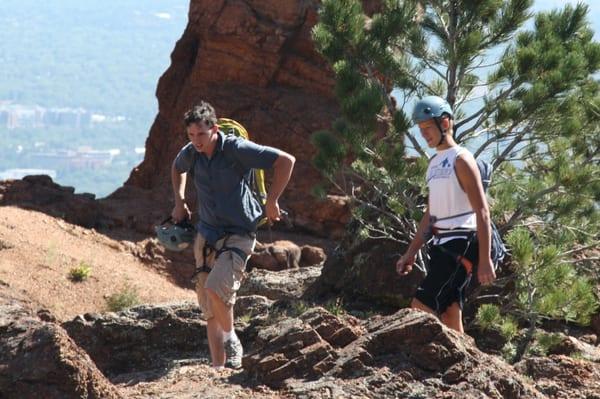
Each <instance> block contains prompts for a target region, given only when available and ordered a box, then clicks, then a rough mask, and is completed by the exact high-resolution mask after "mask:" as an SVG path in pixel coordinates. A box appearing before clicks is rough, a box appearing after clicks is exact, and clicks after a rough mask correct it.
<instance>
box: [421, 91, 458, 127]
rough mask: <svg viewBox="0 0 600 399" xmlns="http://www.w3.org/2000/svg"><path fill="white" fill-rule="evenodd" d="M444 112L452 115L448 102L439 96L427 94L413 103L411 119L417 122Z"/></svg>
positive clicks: (438, 115)
mask: <svg viewBox="0 0 600 399" xmlns="http://www.w3.org/2000/svg"><path fill="white" fill-rule="evenodd" d="M444 114H447V115H448V116H450V118H452V117H453V116H454V113H453V112H452V108H451V107H450V104H448V102H447V101H446V100H444V99H443V98H441V97H438V96H427V97H423V98H422V99H420V100H419V101H417V103H416V104H415V107H414V108H413V113H412V120H413V122H414V123H415V124H417V123H421V122H425V121H427V120H429V119H432V118H439V117H441V116H442V115H444Z"/></svg>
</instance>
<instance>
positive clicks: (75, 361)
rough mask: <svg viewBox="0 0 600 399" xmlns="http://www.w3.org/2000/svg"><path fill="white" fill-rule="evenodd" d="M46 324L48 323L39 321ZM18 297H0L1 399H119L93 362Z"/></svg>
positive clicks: (45, 316) (44, 314)
mask: <svg viewBox="0 0 600 399" xmlns="http://www.w3.org/2000/svg"><path fill="white" fill-rule="evenodd" d="M44 320H48V321H44ZM53 320H54V317H52V315H51V314H49V312H47V311H41V312H39V316H38V315H36V313H35V312H34V309H33V307H32V305H30V304H28V303H27V302H26V301H24V300H23V299H22V298H19V297H18V296H13V295H12V294H10V293H7V290H6V288H2V292H0V393H1V394H0V396H1V397H2V398H19V399H21V398H44V399H46V398H47V399H69V398H72V399H76V398H98V399H100V398H106V399H113V398H115V399H116V398H121V397H122V395H121V394H120V393H119V391H118V390H117V389H116V388H115V387H114V386H113V385H112V384H111V383H110V382H109V381H108V380H107V379H106V377H105V376H104V375H103V374H102V372H100V370H98V368H97V367H96V365H95V364H94V362H93V361H92V359H90V357H89V356H88V355H87V354H86V353H85V352H84V351H83V350H82V349H81V348H80V347H78V346H77V344H76V343H75V342H73V340H72V339H71V338H70V337H69V336H68V335H67V333H66V332H65V331H64V330H63V329H62V328H61V327H60V326H59V325H57V324H55V323H54V321H53Z"/></svg>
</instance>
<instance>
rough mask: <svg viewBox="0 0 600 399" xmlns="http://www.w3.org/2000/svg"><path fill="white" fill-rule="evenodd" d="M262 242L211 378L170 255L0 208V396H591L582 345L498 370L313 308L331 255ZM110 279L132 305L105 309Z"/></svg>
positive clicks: (432, 336) (452, 344)
mask: <svg viewBox="0 0 600 399" xmlns="http://www.w3.org/2000/svg"><path fill="white" fill-rule="evenodd" d="M23 220H27V223H21V221H23ZM120 234H121V235H124V234H125V233H123V232H121V233H120ZM274 234H275V237H274V238H275V241H276V243H275V244H273V243H265V244H264V245H262V246H261V247H260V248H259V253H258V254H257V255H260V256H257V257H255V259H254V269H253V270H252V271H251V272H250V273H249V276H248V279H247V280H246V284H245V285H244V287H243V289H242V290H241V292H240V294H241V297H240V299H239V301H238V303H237V304H236V309H235V312H236V315H238V317H237V321H236V330H237V331H238V333H239V335H240V336H241V338H242V341H243V342H244V345H245V348H246V356H245V357H244V360H243V366H244V367H243V370H240V371H233V370H223V371H215V370H213V369H212V368H211V367H209V365H208V354H207V353H206V347H207V344H206V335H205V325H204V321H202V320H201V318H200V315H199V312H198V308H197V306H196V304H195V301H194V295H193V292H192V291H191V290H190V289H189V286H188V285H189V283H187V280H186V275H187V273H189V270H187V269H185V267H184V266H183V265H185V264H186V256H189V254H188V255H185V254H180V255H179V256H181V257H180V258H177V257H175V258H173V259H172V258H171V257H169V255H168V254H166V253H165V252H164V251H163V250H162V249H161V248H160V247H158V246H157V245H156V244H155V243H154V242H153V240H152V239H143V240H139V241H137V242H135V241H127V240H122V239H120V240H117V239H115V238H114V237H116V236H118V234H112V235H113V238H111V237H109V236H107V235H105V234H102V233H100V232H98V231H96V230H93V229H87V228H83V227H80V226H76V225H72V224H69V223H67V222H65V221H63V220H61V219H57V218H54V217H50V216H48V215H45V214H43V213H39V212H36V211H31V210H23V209H20V208H16V207H10V206H3V207H1V208H0V244H1V245H0V255H1V256H0V280H1V283H0V333H1V335H0V393H1V394H0V397H1V398H33V397H35V398H39V397H44V398H82V397H83V398H199V397H211V398H231V397H238V398H281V397H290V398H296V397H300V398H360V397H364V398H379V397H381V398H388V397H389V398H394V397H398V398H485V397H490V398H537V397H540V398H543V397H552V398H600V382H599V381H600V364H598V361H599V360H600V351H599V350H598V347H597V346H595V344H596V342H594V343H593V344H590V343H585V342H582V341H580V340H577V339H576V338H574V337H565V340H566V341H565V345H563V349H564V353H566V354H571V353H576V354H577V355H576V356H574V357H569V356H566V355H565V354H556V355H552V356H549V357H527V358H526V359H524V360H523V361H521V362H519V363H517V364H516V365H514V366H513V365H509V364H507V363H506V362H504V361H503V360H502V358H500V357H498V356H493V355H490V354H487V353H485V352H482V351H481V350H480V349H478V348H477V344H476V342H475V340H474V339H472V338H471V337H469V336H468V335H465V336H459V335H458V334H456V333H454V332H453V331H450V330H448V329H446V328H445V327H444V326H442V325H441V324H440V323H439V322H438V321H437V320H436V319H435V318H433V317H431V316H429V315H426V314H423V313H420V312H417V311H412V310H409V309H402V310H399V311H397V312H395V313H392V314H387V315H379V314H377V313H372V314H368V315H365V314H363V315H362V316H363V317H362V318H361V319H359V318H356V317H354V316H351V315H350V314H348V313H346V312H344V311H343V310H342V309H341V308H338V307H336V306H331V304H323V305H325V307H321V306H319V305H318V303H315V302H312V301H310V300H309V299H308V298H306V295H305V294H306V290H307V289H308V288H309V287H310V286H311V285H312V284H314V282H315V280H316V279H317V278H318V276H319V274H320V271H321V267H322V266H321V264H322V261H323V256H324V255H325V254H326V253H327V251H329V250H331V246H328V245H323V247H325V248H326V250H322V251H319V250H318V245H317V244H327V243H326V242H324V241H321V242H319V241H318V240H317V239H315V238H312V239H311V238H308V237H305V238H304V240H303V241H304V242H301V244H303V245H301V246H294V245H293V244H292V243H290V242H289V241H288V242H286V241H281V240H277V239H281V238H290V237H292V238H294V239H295V240H297V241H298V242H300V241H302V236H291V235H288V236H287V237H283V236H282V233H280V232H279V233H278V232H276V233H274ZM263 241H267V240H263ZM277 241H279V242H277ZM309 242H310V244H311V245H309ZM268 254H270V258H268V259H270V260H268V261H265V260H264V259H267V258H265V257H266V255H268ZM297 256H299V258H295V257H297ZM261 259H262V262H265V263H267V264H268V265H270V266H269V268H271V269H274V270H266V269H263V268H261V267H260V264H261ZM309 259H310V261H308V260H309ZM81 262H84V263H86V264H89V265H90V266H91V268H92V274H91V275H90V278H88V279H87V280H86V281H84V282H78V283H77V282H73V281H72V280H70V279H69V278H68V275H69V271H70V269H71V268H72V267H73V266H78V265H80V264H81ZM312 262H317V263H316V264H313V265H309V263H312ZM182 268H183V269H182ZM175 271H177V273H176V272H175ZM122 283H129V284H131V285H132V286H135V287H136V288H137V292H138V293H139V299H140V301H141V302H142V303H143V305H140V306H137V307H133V308H131V309H129V310H125V311H122V312H119V313H114V312H107V311H106V306H107V305H106V298H107V296H110V294H111V293H113V292H114V291H115V290H118V289H119V287H120V286H121V284H122ZM301 298H302V299H301ZM367 316H368V317H367ZM588 341H589V340H588ZM569 348H570V349H569Z"/></svg>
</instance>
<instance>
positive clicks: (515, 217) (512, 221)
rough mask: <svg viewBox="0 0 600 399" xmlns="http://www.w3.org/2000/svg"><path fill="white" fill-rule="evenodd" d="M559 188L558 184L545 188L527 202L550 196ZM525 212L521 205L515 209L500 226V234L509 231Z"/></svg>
mask: <svg viewBox="0 0 600 399" xmlns="http://www.w3.org/2000/svg"><path fill="white" fill-rule="evenodd" d="M560 187H561V184H560V183H556V184H555V185H553V186H552V187H548V188H546V189H544V190H540V191H538V192H537V193H536V194H534V195H532V196H531V197H530V198H529V201H530V202H537V201H538V200H539V199H540V198H542V197H543V196H545V195H546V194H550V193H552V192H554V191H556V190H558V189H559V188H560ZM525 211H526V207H525V205H522V206H520V207H519V208H517V210H516V211H515V212H514V213H513V214H512V216H511V217H510V219H508V222H506V224H504V226H502V227H501V228H500V229H499V230H501V231H502V232H504V231H507V230H510V229H511V228H512V227H513V226H514V224H515V223H516V222H517V220H518V219H519V218H520V217H521V216H523V214H524V213H525Z"/></svg>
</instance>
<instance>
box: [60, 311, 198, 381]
mask: <svg viewBox="0 0 600 399" xmlns="http://www.w3.org/2000/svg"><path fill="white" fill-rule="evenodd" d="M205 326H206V323H205V322H204V321H203V320H201V319H200V310H199V309H198V306H197V304H195V303H191V302H183V303H174V304H164V305H141V306H137V307H134V308H131V309H128V310H125V311H122V312H118V313H114V312H109V313H104V314H91V313H87V314H85V315H80V316H77V317H75V318H74V319H73V320H71V321H68V322H65V323H63V327H64V328H65V330H67V332H68V333H69V335H70V336H71V337H72V338H73V340H74V341H75V342H77V343H78V344H79V346H81V347H82V348H83V349H85V351H86V352H87V353H88V354H89V355H90V357H91V358H92V359H94V362H96V364H97V365H98V367H99V368H100V369H101V370H103V371H104V373H106V374H110V375H115V374H120V373H126V372H131V371H139V370H150V369H156V368H160V367H163V366H164V365H166V364H167V363H168V361H169V359H172V358H178V357H190V356H192V357H195V356H196V355H197V354H198V353H199V352H202V351H203V350H205V349H206V347H205V340H206V328H205Z"/></svg>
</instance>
